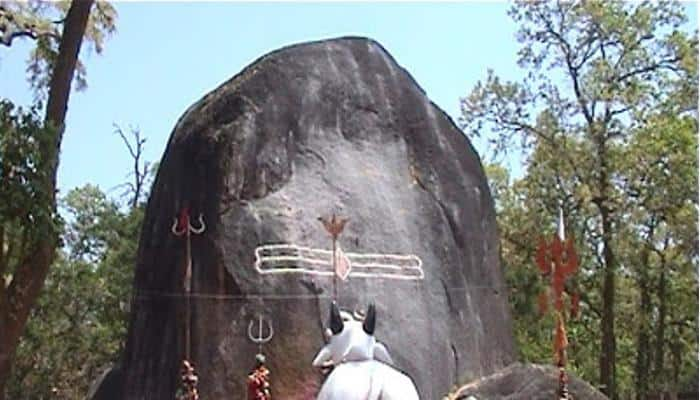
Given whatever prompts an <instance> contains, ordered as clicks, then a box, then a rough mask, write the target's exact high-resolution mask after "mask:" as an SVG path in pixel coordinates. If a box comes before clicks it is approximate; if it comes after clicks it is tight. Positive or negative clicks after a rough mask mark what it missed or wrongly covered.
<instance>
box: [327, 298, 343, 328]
mask: <svg viewBox="0 0 700 400" xmlns="http://www.w3.org/2000/svg"><path fill="white" fill-rule="evenodd" d="M330 326H331V332H333V334H334V335H337V334H339V333H340V332H342V331H343V319H342V318H341V317H340V310H339V309H338V305H337V304H335V301H334V302H333V303H331V318H330Z"/></svg>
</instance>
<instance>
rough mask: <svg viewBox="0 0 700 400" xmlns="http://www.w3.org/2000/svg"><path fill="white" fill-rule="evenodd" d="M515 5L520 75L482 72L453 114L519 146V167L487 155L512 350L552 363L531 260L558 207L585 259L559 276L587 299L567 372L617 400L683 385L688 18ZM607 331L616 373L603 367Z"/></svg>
mask: <svg viewBox="0 0 700 400" xmlns="http://www.w3.org/2000/svg"><path fill="white" fill-rule="evenodd" d="M510 15H511V16H512V17H513V19H514V20H515V21H516V22H517V23H518V25H519V26H520V29H519V31H518V40H519V41H520V43H521V44H522V48H521V49H520V51H519V53H518V54H517V57H518V62H519V65H520V66H521V67H522V68H523V69H524V70H525V71H526V78H525V79H524V80H523V81H522V82H504V81H502V80H501V79H500V78H499V77H498V76H496V75H495V74H494V73H493V72H492V71H488V73H487V76H486V79H485V81H483V82H479V83H477V85H476V86H475V87H474V89H473V90H472V91H471V92H470V93H469V94H468V95H467V96H466V97H465V98H463V99H462V102H461V105H462V118H461V120H460V121H461V123H462V126H463V128H464V129H465V132H466V133H467V135H469V136H470V137H472V138H474V137H480V136H482V135H483V136H485V137H486V139H487V141H488V142H489V143H490V144H491V145H492V146H491V152H492V155H493V156H494V159H495V158H496V157H495V156H500V155H504V154H512V151H513V150H514V149H518V150H519V151H520V154H521V155H523V156H524V161H525V165H526V171H525V174H524V176H523V177H522V178H519V179H511V178H510V177H509V176H508V174H507V173H506V171H505V169H504V168H503V167H500V166H498V165H489V166H487V167H486V172H487V174H488V176H489V179H491V189H492V191H493V192H494V197H495V199H496V208H497V213H498V221H499V225H500V229H501V235H502V244H501V248H502V258H503V264H504V267H505V273H506V280H507V282H508V284H509V285H510V286H511V288H512V290H511V296H510V301H511V304H512V307H513V309H514V314H515V327H516V340H517V341H518V345H519V350H520V355H521V357H522V358H523V359H524V360H528V361H536V362H546V361H549V360H551V359H552V346H551V340H552V327H553V325H552V323H551V321H549V320H547V318H543V317H541V316H540V315H539V311H538V310H537V308H538V307H537V296H538V294H539V293H540V291H541V286H542V283H541V282H540V278H539V276H538V274H537V271H536V267H535V266H534V263H533V261H532V260H533V255H534V249H535V248H536V246H537V242H538V240H539V238H541V237H543V236H546V235H550V234H552V233H553V231H554V228H555V226H554V224H555V222H556V216H557V214H558V210H559V208H560V207H561V208H562V209H563V211H564V215H565V219H566V225H567V233H568V234H569V235H573V236H574V238H575V240H576V248H577V250H578V253H579V259H580V260H581V262H580V264H581V268H580V272H579V274H578V276H577V277H576V279H574V280H572V281H570V282H568V283H567V285H568V286H570V287H576V288H577V289H578V291H579V292H580V293H581V295H582V297H581V301H582V304H581V316H580V318H579V319H576V320H571V321H568V323H567V329H568V332H569V339H570V347H569V349H568V353H569V359H570V365H569V368H571V369H573V370H574V372H576V373H577V374H578V375H580V376H581V377H583V378H584V379H586V380H588V381H590V382H593V383H596V382H598V383H608V384H611V385H612V387H613V388H614V389H613V390H612V393H611V394H610V395H611V397H613V398H617V397H622V398H632V397H635V396H638V397H643V396H645V395H653V394H658V393H661V392H664V391H670V392H674V391H675V392H677V391H679V390H684V389H687V387H688V386H687V385H688V383H689V382H691V381H692V378H691V377H692V376H696V375H697V371H698V366H697V351H698V346H697V341H696V340H695V339H696V334H697V324H698V321H697V309H696V307H697V288H698V283H697V282H698V276H697V263H698V251H697V241H698V230H697V224H696V221H697V218H698V212H697V210H698V162H697V150H698V139H697V130H698V123H697V113H696V112H695V109H696V107H697V101H698V97H697V96H698V89H697V83H698V71H697V53H698V41H697V34H695V35H689V34H687V33H686V32H684V31H683V30H682V28H681V26H682V24H683V23H684V22H685V16H684V15H683V13H682V8H681V7H680V5H679V4H678V3H674V2H653V3H651V2H642V3H623V2H616V1H615V2H608V1H587V2H522V3H517V4H515V5H514V6H513V8H512V10H511V11H510ZM691 221H692V222H691ZM606 251H608V252H609V253H608V254H606ZM610 274H612V275H613V276H614V279H613V280H611V281H612V282H613V286H612V287H613V292H612V295H610V292H607V295H606V292H605V290H604V288H605V284H606V283H608V282H610V281H607V278H608V277H609V276H610ZM606 296H607V297H606ZM606 315H607V316H612V317H613V318H614V319H613V321H614V323H615V325H616V326H617V327H618V328H617V329H615V330H614V331H613V333H614V336H613V337H612V338H611V337H606V336H605V331H604V328H605V326H604V325H605V324H604V321H605V316H606ZM608 332H610V331H608ZM605 341H608V343H611V346H609V347H607V349H608V350H610V349H612V352H611V354H609V356H610V357H612V360H614V362H613V363H612V364H610V365H609V366H611V367H612V371H613V372H612V373H611V374H610V375H612V379H610V378H611V376H610V375H607V376H602V375H603V374H600V371H601V362H602V361H603V359H602V358H601V352H602V351H603V349H605V348H606V347H605V346H604V345H603V346H601V343H603V342H605ZM645 374H646V375H645ZM603 379H605V381H602V380H603ZM642 381H643V382H642ZM644 382H647V383H648V384H646V386H645V385H644V384H643V383H644ZM615 385H617V388H615ZM695 387H697V386H695Z"/></svg>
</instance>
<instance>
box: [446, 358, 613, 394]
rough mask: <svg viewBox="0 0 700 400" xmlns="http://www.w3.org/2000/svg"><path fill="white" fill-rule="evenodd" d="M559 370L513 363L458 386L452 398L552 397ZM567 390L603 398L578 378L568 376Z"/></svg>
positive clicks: (557, 382)
mask: <svg viewBox="0 0 700 400" xmlns="http://www.w3.org/2000/svg"><path fill="white" fill-rule="evenodd" d="M558 374H559V372H558V370H557V369H556V368H554V367H553V366H544V365H536V364H521V363H515V364H513V365H509V366H508V367H507V368H504V369H503V370H500V371H498V372H496V373H494V374H493V375H490V376H487V377H484V378H482V379H479V380H477V381H475V382H472V383H469V384H467V385H465V386H463V387H461V388H460V389H459V390H458V391H457V393H456V394H455V396H454V397H453V398H454V399H455V400H552V399H555V398H556V397H557V390H558V387H559V381H558V376H559V375H558ZM568 386H569V393H570V394H571V395H572V396H573V398H574V399H576V400H607V397H605V395H604V394H602V393H601V392H599V391H598V390H596V389H595V388H594V387H593V386H591V385H589V384H588V383H586V382H584V381H582V380H581V379H578V378H574V377H571V376H569V385H568Z"/></svg>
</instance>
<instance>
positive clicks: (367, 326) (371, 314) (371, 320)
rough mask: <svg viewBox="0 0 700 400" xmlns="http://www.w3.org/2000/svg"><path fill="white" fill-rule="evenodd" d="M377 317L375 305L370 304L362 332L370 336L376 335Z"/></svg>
mask: <svg viewBox="0 0 700 400" xmlns="http://www.w3.org/2000/svg"><path fill="white" fill-rule="evenodd" d="M376 321H377V316H376V311H375V310H374V303H369V307H367V316H366V317H365V322H363V323H362V330H363V331H365V333H367V334H368V335H374V325H376Z"/></svg>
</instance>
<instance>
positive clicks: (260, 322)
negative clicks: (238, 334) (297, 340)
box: [248, 315, 275, 346]
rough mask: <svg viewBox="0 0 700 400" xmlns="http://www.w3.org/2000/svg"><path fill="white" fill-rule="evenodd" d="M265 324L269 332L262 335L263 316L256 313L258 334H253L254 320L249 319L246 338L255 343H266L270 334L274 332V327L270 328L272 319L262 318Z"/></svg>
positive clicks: (270, 337)
mask: <svg viewBox="0 0 700 400" xmlns="http://www.w3.org/2000/svg"><path fill="white" fill-rule="evenodd" d="M264 321H265V324H267V327H268V328H269V329H268V332H269V334H268V335H267V336H263V317H262V315H258V336H255V335H254V334H253V323H254V321H250V323H249V324H248V338H249V339H250V340H251V341H252V342H253V343H255V344H257V345H259V346H260V345H262V344H263V343H267V342H269V341H270V339H272V335H274V334H275V331H274V329H272V321H268V320H266V319H265V320H264Z"/></svg>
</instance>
